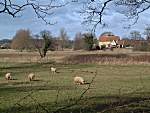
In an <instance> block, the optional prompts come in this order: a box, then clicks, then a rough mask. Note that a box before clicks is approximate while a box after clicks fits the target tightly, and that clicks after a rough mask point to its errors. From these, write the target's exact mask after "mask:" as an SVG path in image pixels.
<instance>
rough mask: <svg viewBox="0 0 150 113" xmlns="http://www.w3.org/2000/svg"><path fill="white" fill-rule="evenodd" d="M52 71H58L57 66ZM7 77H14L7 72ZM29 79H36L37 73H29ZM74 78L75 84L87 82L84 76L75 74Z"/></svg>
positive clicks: (8, 78) (9, 78) (7, 78)
mask: <svg viewBox="0 0 150 113" xmlns="http://www.w3.org/2000/svg"><path fill="white" fill-rule="evenodd" d="M51 72H52V73H56V68H54V67H51ZM5 79H6V80H12V79H13V78H12V75H11V73H6V74H5ZM28 79H29V80H30V81H32V80H34V79H35V74H34V73H30V74H29V75H28ZM73 80H74V83H75V84H80V85H83V84H85V81H84V79H83V78H82V77H80V76H75V77H74V79H73Z"/></svg>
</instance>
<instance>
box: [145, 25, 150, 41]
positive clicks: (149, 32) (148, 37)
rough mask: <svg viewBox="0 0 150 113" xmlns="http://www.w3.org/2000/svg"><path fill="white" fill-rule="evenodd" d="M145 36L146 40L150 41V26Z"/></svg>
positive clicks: (146, 29)
mask: <svg viewBox="0 0 150 113" xmlns="http://www.w3.org/2000/svg"><path fill="white" fill-rule="evenodd" d="M144 35H146V40H148V41H150V26H147V27H146V28H145V31H144Z"/></svg>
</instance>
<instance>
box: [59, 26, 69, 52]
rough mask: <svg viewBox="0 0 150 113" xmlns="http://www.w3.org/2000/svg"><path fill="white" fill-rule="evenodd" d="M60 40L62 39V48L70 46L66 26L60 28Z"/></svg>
mask: <svg viewBox="0 0 150 113" xmlns="http://www.w3.org/2000/svg"><path fill="white" fill-rule="evenodd" d="M59 40H60V46H61V49H62V50H64V48H66V47H67V46H68V42H69V37H68V35H67V32H66V31H65V29H64V28H62V29H61V30H60V35H59Z"/></svg>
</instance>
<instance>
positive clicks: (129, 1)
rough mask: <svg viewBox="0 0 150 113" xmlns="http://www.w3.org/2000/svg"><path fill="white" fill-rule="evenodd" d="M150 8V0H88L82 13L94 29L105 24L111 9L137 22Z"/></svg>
mask: <svg viewBox="0 0 150 113" xmlns="http://www.w3.org/2000/svg"><path fill="white" fill-rule="evenodd" d="M149 8H150V1H149V0H87V1H86V2H85V4H84V6H83V9H82V11H81V13H82V14H83V16H84V19H85V20H84V23H88V24H90V25H91V24H93V25H94V27H93V30H95V28H96V27H97V25H99V24H100V25H102V26H105V25H106V23H105V20H104V16H105V15H107V14H108V12H110V10H113V11H116V12H118V13H121V14H123V15H125V16H126V17H127V20H128V19H132V20H133V21H132V24H129V26H131V25H133V24H135V23H136V22H137V20H138V18H139V15H140V14H141V13H143V12H144V11H146V10H148V9H149Z"/></svg>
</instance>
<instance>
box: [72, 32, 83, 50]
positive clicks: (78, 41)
mask: <svg viewBox="0 0 150 113" xmlns="http://www.w3.org/2000/svg"><path fill="white" fill-rule="evenodd" d="M84 45H85V44H84V40H83V35H82V34H81V32H78V33H76V35H75V38H74V44H73V49H74V50H80V49H84Z"/></svg>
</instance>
